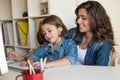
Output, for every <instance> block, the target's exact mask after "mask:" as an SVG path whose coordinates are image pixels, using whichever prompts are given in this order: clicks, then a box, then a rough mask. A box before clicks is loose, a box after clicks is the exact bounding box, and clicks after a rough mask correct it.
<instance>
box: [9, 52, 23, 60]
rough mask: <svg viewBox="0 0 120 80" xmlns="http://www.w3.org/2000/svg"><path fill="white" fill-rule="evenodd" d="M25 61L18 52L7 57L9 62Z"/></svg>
mask: <svg viewBox="0 0 120 80" xmlns="http://www.w3.org/2000/svg"><path fill="white" fill-rule="evenodd" d="M23 59H24V57H23V56H21V55H19V54H18V53H16V52H9V53H8V55H7V60H15V61H21V60H23Z"/></svg>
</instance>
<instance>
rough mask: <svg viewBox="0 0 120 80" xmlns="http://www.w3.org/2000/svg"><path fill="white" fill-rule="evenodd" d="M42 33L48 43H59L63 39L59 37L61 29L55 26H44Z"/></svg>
mask: <svg viewBox="0 0 120 80" xmlns="http://www.w3.org/2000/svg"><path fill="white" fill-rule="evenodd" d="M42 31H43V35H44V37H45V39H46V40H47V41H48V42H51V43H57V42H58V41H60V39H61V37H60V36H59V35H60V32H61V27H58V28H57V27H56V26H55V25H50V24H44V25H43V26H42Z"/></svg>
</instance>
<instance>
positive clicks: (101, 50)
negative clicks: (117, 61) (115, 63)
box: [95, 42, 111, 66]
mask: <svg viewBox="0 0 120 80" xmlns="http://www.w3.org/2000/svg"><path fill="white" fill-rule="evenodd" d="M110 48H111V45H110V44H109V43H108V42H102V43H101V45H100V46H99V47H98V49H97V56H96V64H95V65H100V66H108V62H109V55H110Z"/></svg>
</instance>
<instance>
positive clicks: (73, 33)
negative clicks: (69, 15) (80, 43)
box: [69, 27, 76, 38]
mask: <svg viewBox="0 0 120 80" xmlns="http://www.w3.org/2000/svg"><path fill="white" fill-rule="evenodd" d="M75 32H76V27H75V28H71V29H69V36H70V38H73V37H74V35H75Z"/></svg>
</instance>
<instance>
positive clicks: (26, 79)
mask: <svg viewBox="0 0 120 80" xmlns="http://www.w3.org/2000/svg"><path fill="white" fill-rule="evenodd" d="M34 70H35V74H32V75H30V74H29V70H23V71H22V73H21V75H17V76H16V80H17V79H18V78H19V77H23V80H43V73H41V72H40V69H34Z"/></svg>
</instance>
